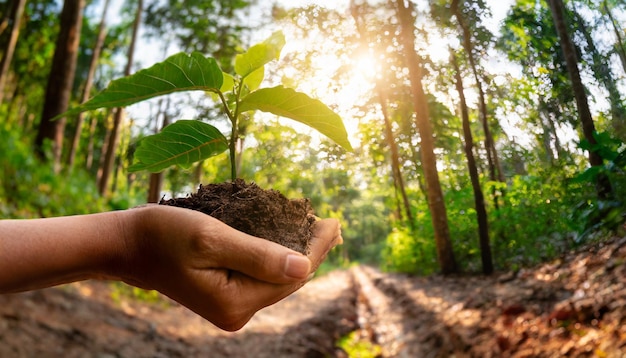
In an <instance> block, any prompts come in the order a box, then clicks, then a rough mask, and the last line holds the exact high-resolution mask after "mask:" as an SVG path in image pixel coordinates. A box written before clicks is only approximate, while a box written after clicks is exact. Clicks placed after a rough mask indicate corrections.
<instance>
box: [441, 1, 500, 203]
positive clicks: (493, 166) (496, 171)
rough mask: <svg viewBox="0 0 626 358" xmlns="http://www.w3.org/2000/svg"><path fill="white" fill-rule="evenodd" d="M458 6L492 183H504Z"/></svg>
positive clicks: (455, 9)
mask: <svg viewBox="0 0 626 358" xmlns="http://www.w3.org/2000/svg"><path fill="white" fill-rule="evenodd" d="M458 4H459V2H458V1H453V2H452V5H451V8H452V12H453V13H454V15H455V17H456V18H457V21H458V23H459V26H460V27H461V30H462V32H463V48H465V52H466V53H467V57H468V60H469V64H470V68H471V69H472V74H473V75H474V80H475V81H476V87H477V89H478V102H479V113H480V120H481V123H482V126H483V131H484V132H485V141H484V143H485V151H486V152H487V162H488V164H489V178H490V179H491V180H492V181H501V182H504V175H503V173H502V170H501V169H500V160H499V158H498V152H497V151H496V147H495V143H494V140H493V136H492V135H491V129H490V127H489V115H488V113H487V102H486V100H485V91H484V89H483V84H482V79H481V78H480V75H479V73H478V66H477V65H476V60H475V58H474V52H473V46H472V37H471V31H470V29H469V27H468V26H467V24H466V23H465V18H464V17H463V14H462V13H461V10H460V8H459V6H458ZM494 200H495V198H494ZM496 204H497V202H496Z"/></svg>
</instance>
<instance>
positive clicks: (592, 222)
mask: <svg viewBox="0 0 626 358" xmlns="http://www.w3.org/2000/svg"><path fill="white" fill-rule="evenodd" d="M594 139H595V141H596V143H594V144H591V143H589V141H587V140H583V141H581V143H580V148H582V149H584V150H587V151H594V152H596V153H598V154H599V155H600V156H601V157H602V159H603V160H604V165H602V166H593V167H589V168H587V169H586V170H585V171H583V172H582V173H580V174H579V175H577V176H576V177H575V178H574V179H573V180H572V183H573V184H579V185H581V186H587V187H593V186H594V185H595V184H596V183H597V182H598V180H602V178H604V180H608V181H609V182H610V184H611V187H612V188H613V191H614V195H613V196H612V197H609V198H598V197H597V195H586V196H583V197H582V200H580V202H578V204H577V205H576V206H575V210H574V211H573V213H572V219H573V220H575V221H576V222H578V223H579V224H580V225H581V230H579V231H580V233H579V235H578V236H577V237H576V243H580V242H583V241H584V240H585V238H586V237H588V236H589V235H590V234H593V233H595V232H597V231H602V230H614V229H616V228H617V227H618V226H619V225H620V224H622V223H623V222H624V217H626V203H625V202H624V201H623V200H622V199H621V198H623V197H624V195H626V171H625V169H626V144H625V143H624V142H622V141H621V140H619V139H616V138H613V137H612V136H611V135H610V134H609V133H608V132H603V133H594ZM591 192H593V191H591Z"/></svg>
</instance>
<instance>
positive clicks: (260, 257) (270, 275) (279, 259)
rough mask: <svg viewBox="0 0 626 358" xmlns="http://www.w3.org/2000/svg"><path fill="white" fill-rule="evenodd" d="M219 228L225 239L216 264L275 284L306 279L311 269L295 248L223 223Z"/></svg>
mask: <svg viewBox="0 0 626 358" xmlns="http://www.w3.org/2000/svg"><path fill="white" fill-rule="evenodd" d="M221 230H223V231H224V233H225V236H222V237H224V238H225V239H224V240H223V242H222V243H223V248H222V249H221V250H220V253H219V255H218V256H217V257H216V260H217V264H218V266H221V267H224V268H228V269H230V270H233V271H237V272H241V273H243V274H245V275H248V276H250V277H253V278H256V279H258V280H260V281H264V282H269V283H278V284H287V283H295V282H300V281H303V280H306V278H307V276H308V275H309V273H310V271H311V261H310V260H309V258H307V257H306V256H304V255H302V254H300V253H298V252H296V251H293V250H291V249H288V248H286V247H284V246H282V245H279V244H277V243H274V242H271V241H268V240H264V239H260V238H257V237H254V236H251V235H248V234H245V233H243V232H240V231H237V230H235V229H233V228H230V227H228V226H226V225H224V226H223V227H222V228H221Z"/></svg>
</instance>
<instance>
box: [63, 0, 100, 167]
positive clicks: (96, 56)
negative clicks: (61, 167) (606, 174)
mask: <svg viewBox="0 0 626 358" xmlns="http://www.w3.org/2000/svg"><path fill="white" fill-rule="evenodd" d="M109 2H110V1H109V0H105V1H104V5H103V9H102V17H101V18H100V26H99V27H98V37H97V39H96V44H95V45H94V48H93V55H92V56H91V62H90V63H89V72H88V73H87V79H86V81H85V87H83V93H82V97H81V100H80V101H81V103H82V102H85V101H87V100H88V99H89V95H90V93H91V88H92V87H93V78H94V75H95V73H96V67H98V61H99V60H100V52H101V51H102V46H103V45H104V38H105V37H106V29H105V26H106V15H107V12H108V8H109ZM83 121H84V112H81V113H79V114H78V116H77V117H76V128H75V130H74V136H73V140H72V142H71V144H70V149H69V153H68V156H67V165H68V167H70V168H71V167H72V166H73V165H74V160H75V158H76V151H78V146H79V145H80V135H81V134H82V132H83Z"/></svg>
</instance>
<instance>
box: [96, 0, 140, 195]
mask: <svg viewBox="0 0 626 358" xmlns="http://www.w3.org/2000/svg"><path fill="white" fill-rule="evenodd" d="M142 12H143V0H139V1H137V12H136V13H135V21H134V22H133V32H132V35H131V40H130V45H129V47H128V55H127V61H128V62H127V63H126V68H125V70H124V76H129V75H130V74H131V70H132V66H133V57H134V54H135V43H136V42H137V34H138V32H139V24H140V23H141V13H142ZM123 118H124V109H123V108H118V109H117V110H116V111H115V116H114V118H113V129H112V130H111V136H110V137H109V143H108V145H107V151H106V153H105V158H104V162H103V166H102V175H101V177H100V182H99V183H98V191H99V192H100V194H101V195H107V194H108V185H109V178H110V176H111V172H112V171H113V166H114V164H115V153H116V152H117V144H118V142H119V131H120V127H121V124H122V120H123Z"/></svg>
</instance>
